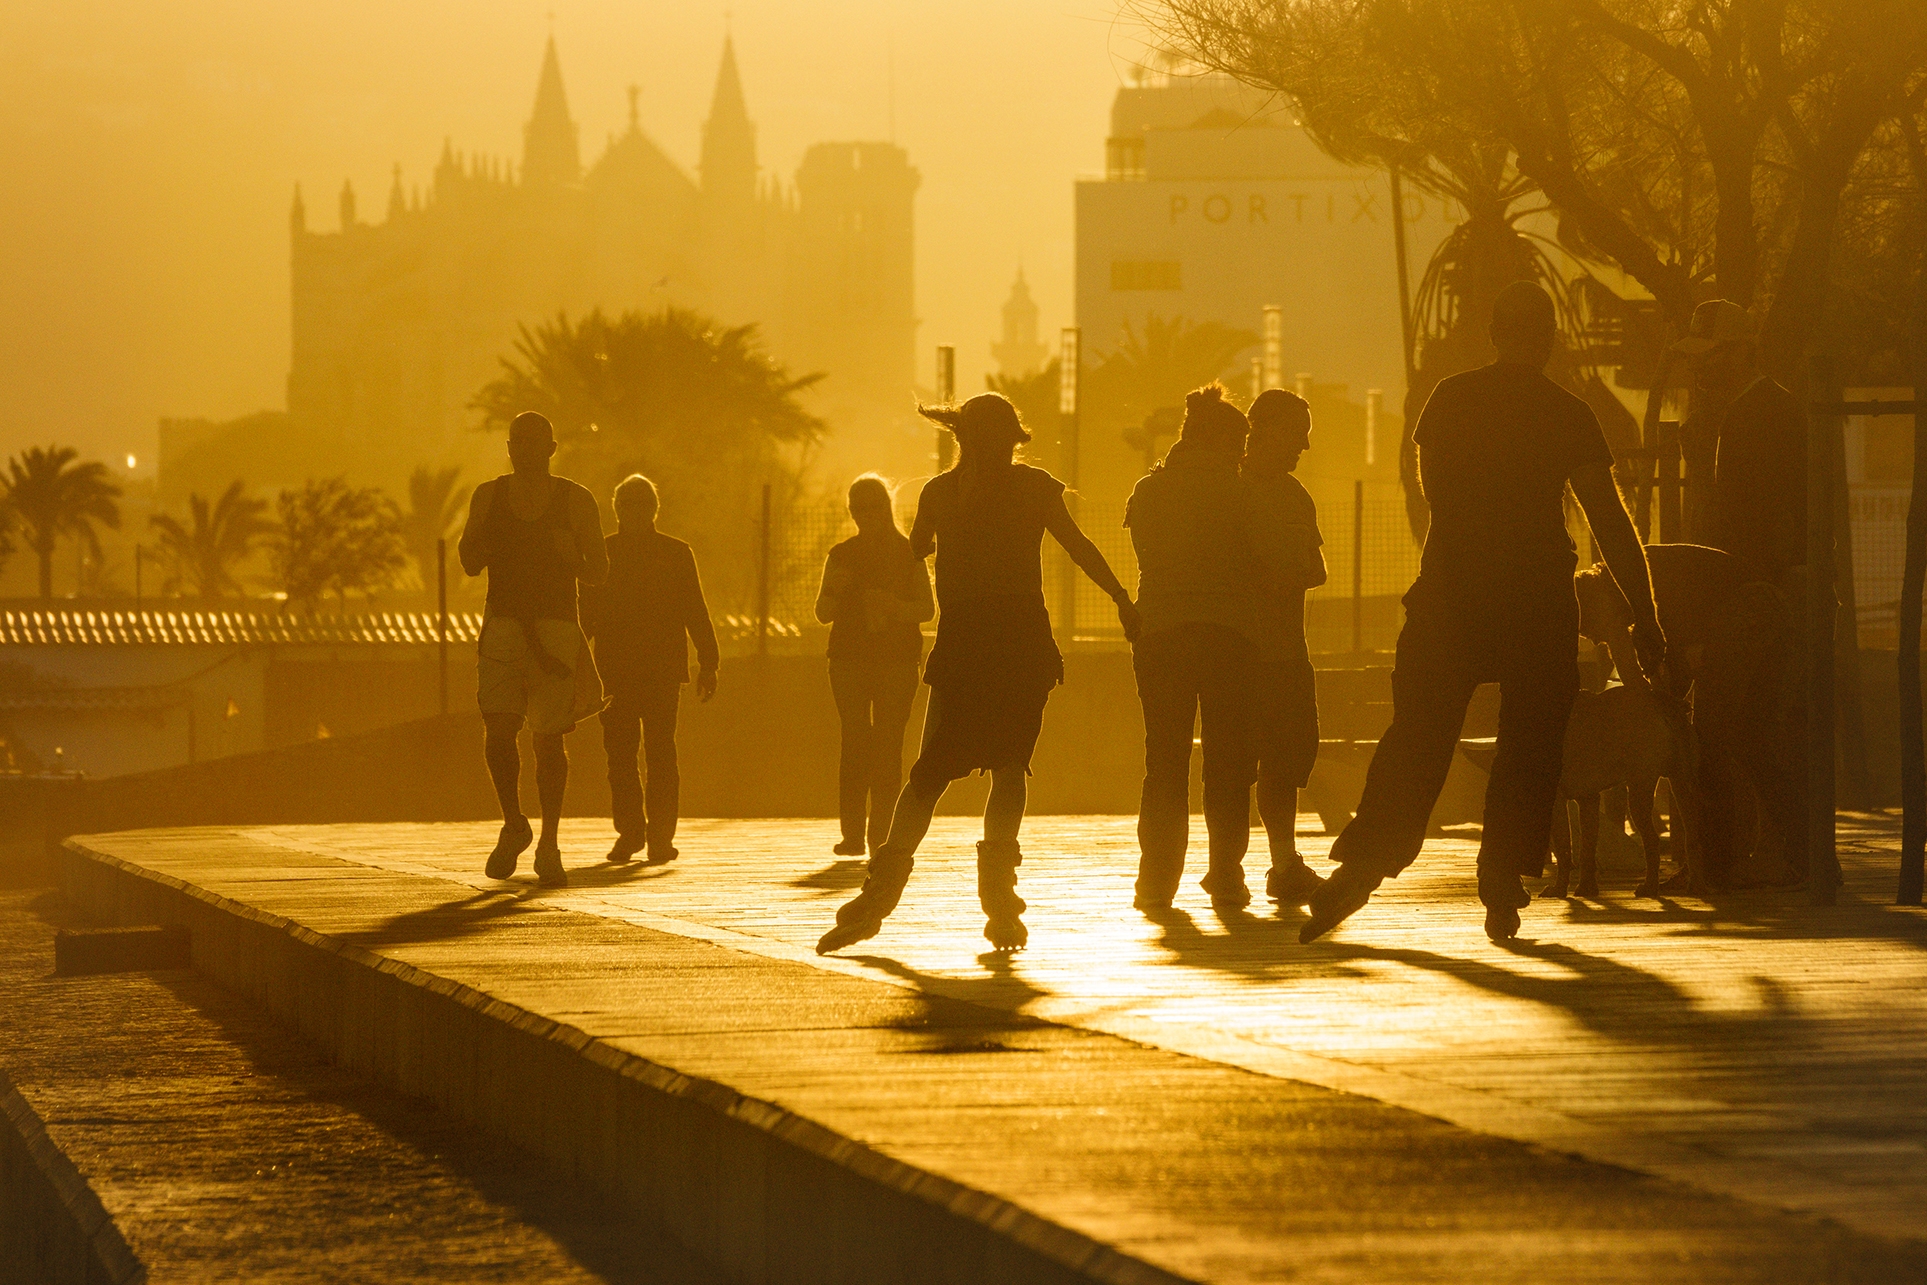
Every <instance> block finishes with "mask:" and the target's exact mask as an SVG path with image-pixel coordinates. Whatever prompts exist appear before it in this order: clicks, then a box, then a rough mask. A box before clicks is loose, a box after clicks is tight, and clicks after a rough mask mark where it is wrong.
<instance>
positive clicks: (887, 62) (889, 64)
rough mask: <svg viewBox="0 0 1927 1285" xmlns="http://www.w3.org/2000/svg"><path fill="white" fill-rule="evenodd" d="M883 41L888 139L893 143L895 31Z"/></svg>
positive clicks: (895, 132) (894, 117) (895, 106)
mask: <svg viewBox="0 0 1927 1285" xmlns="http://www.w3.org/2000/svg"><path fill="white" fill-rule="evenodd" d="M885 41H886V43H885V45H884V50H885V53H884V67H885V68H886V75H887V78H888V84H889V89H888V94H889V111H890V141H891V142H892V143H895V142H896V141H897V33H896V32H894V31H893V32H891V33H890V34H889V35H888V36H887V37H885Z"/></svg>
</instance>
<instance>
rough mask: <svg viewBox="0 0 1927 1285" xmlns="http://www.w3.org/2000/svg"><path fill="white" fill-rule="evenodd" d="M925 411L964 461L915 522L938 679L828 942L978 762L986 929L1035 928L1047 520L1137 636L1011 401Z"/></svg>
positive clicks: (857, 920) (932, 669) (852, 930)
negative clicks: (1025, 833) (983, 784)
mask: <svg viewBox="0 0 1927 1285" xmlns="http://www.w3.org/2000/svg"><path fill="white" fill-rule="evenodd" d="M918 410H919V411H920V412H921V413H922V414H923V415H924V416H925V418H928V419H931V420H934V421H935V422H937V423H939V424H942V425H943V426H944V427H946V428H948V429H950V430H951V431H952V432H953V433H955V434H956V436H957V446H958V460H957V464H956V467H954V468H952V469H950V470H949V471H948V472H945V473H941V474H939V475H938V476H936V477H934V478H932V479H930V481H929V482H928V483H926V484H925V486H924V488H923V494H922V496H921V497H919V499H918V502H917V518H916V522H915V524H914V526H913V527H912V529H911V534H910V545H911V550H912V552H913V553H914V554H915V555H916V556H917V557H919V558H925V557H928V556H930V554H931V552H932V551H933V550H934V551H935V553H936V555H937V568H936V569H937V606H938V611H939V615H938V618H937V641H936V644H935V646H933V647H932V648H931V649H930V659H929V661H928V662H927V663H926V664H925V665H924V671H923V681H924V682H925V683H926V684H928V685H929V687H930V702H929V706H928V708H927V709H926V710H925V712H924V720H923V745H922V748H921V749H920V750H919V751H918V754H917V761H916V765H915V766H913V767H912V768H911V769H910V779H909V780H908V781H907V782H905V783H904V787H903V791H902V793H900V794H899V795H898V796H897V805H896V812H895V815H894V816H893V817H892V818H891V822H890V833H889V837H888V838H886V839H885V840H884V842H883V844H882V846H881V847H879V848H877V849H876V850H875V851H874V852H872V853H871V854H870V867H869V877H868V878H866V879H865V880H864V883H863V891H862V892H861V893H859V894H858V895H857V897H856V898H855V900H853V901H851V902H849V903H848V904H847V905H845V906H843V907H842V908H841V909H840V910H838V911H837V913H836V927H834V928H832V929H830V931H829V932H827V933H825V934H824V936H823V939H822V940H821V941H820V942H818V943H817V947H816V949H817V952H818V953H819V954H829V953H830V952H831V951H835V950H841V949H842V948H843V947H845V946H850V945H854V944H855V943H857V942H859V941H863V940H865V939H866V938H869V937H874V936H876V934H877V932H878V930H879V929H881V928H882V926H883V921H884V919H885V918H886V917H887V916H888V915H889V914H890V912H891V911H893V910H895V909H896V906H897V901H898V899H899V898H900V897H901V896H902V895H903V886H904V884H905V883H906V882H908V881H909V878H910V869H911V867H912V866H913V865H914V864H915V861H914V858H915V856H916V851H917V845H918V844H920V843H921V842H922V841H923V836H924V834H925V833H926V832H927V831H928V830H929V828H930V818H931V817H932V816H933V815H934V814H935V812H936V810H937V801H938V800H939V799H941V798H942V797H943V794H944V790H945V789H946V788H948V786H949V785H950V783H951V782H952V781H954V780H956V779H957V778H959V777H962V776H968V775H969V774H970V773H971V772H974V771H979V770H981V771H987V772H989V773H990V798H989V800H988V802H987V803H986V804H985V805H984V841H983V842H982V843H979V844H978V845H977V898H978V901H979V902H980V903H981V905H982V906H983V911H984V915H985V917H986V919H987V922H986V924H985V926H984V937H985V938H986V939H987V940H988V941H989V942H990V944H991V946H992V947H993V948H994V949H996V950H1016V949H1019V948H1021V947H1022V946H1023V945H1024V944H1025V943H1026V942H1028V941H1029V940H1030V933H1029V930H1028V929H1027V928H1025V926H1024V921H1023V919H1022V918H1020V916H1021V915H1022V914H1023V912H1024V909H1025V907H1024V901H1023V899H1022V898H1021V897H1019V896H1018V895H1017V867H1018V865H1019V864H1021V863H1022V861H1023V854H1022V852H1021V850H1020V849H1019V847H1018V844H1017V833H1018V830H1019V828H1020V827H1021V826H1022V825H1023V820H1024V803H1025V796H1026V794H1027V784H1026V781H1025V777H1026V776H1027V775H1028V774H1029V771H1030V756H1031V751H1032V750H1033V749H1034V748H1035V747H1036V744H1037V733H1038V732H1039V731H1040V730H1041V729H1042V727H1043V723H1044V702H1045V701H1046V700H1047V699H1048V698H1049V696H1050V692H1051V688H1053V687H1055V686H1057V684H1058V683H1060V682H1062V681H1063V680H1064V660H1063V657H1062V656H1061V655H1059V654H1058V651H1057V644H1056V642H1055V641H1054V640H1053V639H1052V638H1051V624H1050V612H1049V611H1048V610H1047V609H1046V608H1045V606H1044V572H1043V560H1042V551H1043V540H1044V532H1046V531H1049V532H1050V533H1051V535H1052V536H1053V537H1054V538H1055V539H1056V540H1057V542H1058V543H1059V544H1061V545H1062V546H1063V547H1064V552H1065V553H1067V554H1069V555H1070V558H1071V561H1073V562H1074V563H1076V564H1077V566H1078V567H1079V568H1080V569H1082V570H1083V572H1084V574H1085V575H1088V576H1089V577H1090V578H1091V580H1092V581H1093V582H1095V583H1096V585H1097V587H1098V588H1100V589H1102V590H1103V591H1104V592H1105V593H1106V594H1107V595H1109V596H1110V599H1111V601H1112V602H1114V603H1116V604H1117V614H1118V619H1119V620H1120V621H1121V622H1122V623H1123V625H1124V631H1125V633H1126V635H1128V636H1131V637H1135V636H1136V634H1137V624H1138V621H1137V608H1136V607H1135V606H1134V605H1133V604H1132V602H1131V596H1130V594H1129V593H1127V592H1126V591H1125V589H1124V586H1123V585H1122V584H1120V583H1119V582H1118V579H1117V577H1116V576H1115V575H1113V574H1112V572H1111V568H1110V566H1109V565H1108V564H1107V563H1106V562H1105V561H1104V555H1103V554H1102V553H1100V552H1098V549H1097V546H1096V545H1094V544H1092V543H1091V541H1090V538H1089V537H1088V536H1086V535H1085V534H1084V533H1083V531H1081V530H1079V529H1078V526H1077V523H1076V521H1075V520H1074V519H1073V518H1072V517H1071V514H1070V510H1069V509H1068V508H1066V507H1065V504H1064V484H1063V483H1062V482H1060V481H1058V480H1057V479H1056V478H1054V477H1052V476H1051V475H1050V474H1049V473H1046V472H1045V471H1044V470H1043V469H1040V468H1032V467H1031V466H1029V465H1027V464H1019V463H1017V462H1016V460H1015V459H1013V458H1012V457H1013V455H1014V453H1015V451H1016V449H1017V447H1018V445H1019V444H1020V443H1023V442H1028V441H1029V440H1030V434H1029V433H1028V432H1026V431H1025V430H1024V426H1023V423H1022V421H1020V420H1019V419H1018V417H1017V410H1016V408H1015V407H1013V406H1012V405H1011V404H1010V403H1009V402H1008V401H1006V400H1004V398H1003V397H1002V396H1000V395H998V394H996V393H981V394H979V395H978V396H976V397H973V398H971V399H970V400H969V401H967V402H965V403H964V404H963V405H962V406H961V407H952V406H943V407H919V408H918Z"/></svg>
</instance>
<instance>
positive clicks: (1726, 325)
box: [1673, 299, 1754, 357]
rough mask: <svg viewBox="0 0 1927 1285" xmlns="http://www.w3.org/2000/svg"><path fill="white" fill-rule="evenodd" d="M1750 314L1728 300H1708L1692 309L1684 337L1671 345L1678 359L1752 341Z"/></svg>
mask: <svg viewBox="0 0 1927 1285" xmlns="http://www.w3.org/2000/svg"><path fill="white" fill-rule="evenodd" d="M1753 336H1754V329H1753V314H1752V313H1750V312H1748V311H1747V310H1746V309H1744V308H1742V307H1740V305H1739V304H1737V303H1734V302H1733V301H1732V300H1731V299H1708V300H1707V301H1706V302H1705V303H1703V304H1701V305H1700V306H1699V307H1697V308H1695V309H1693V319H1692V321H1691V322H1689V323H1688V324H1687V327H1686V337H1685V338H1684V339H1681V340H1678V341H1676V342H1675V343H1674V344H1673V351H1674V352H1676V353H1678V354H1680V355H1681V356H1682V357H1698V356H1700V355H1701V354H1702V353H1709V352H1712V351H1713V350H1714V349H1715V348H1724V347H1726V345H1728V344H1737V343H1751V342H1752V341H1753Z"/></svg>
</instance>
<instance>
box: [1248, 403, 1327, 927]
mask: <svg viewBox="0 0 1927 1285" xmlns="http://www.w3.org/2000/svg"><path fill="white" fill-rule="evenodd" d="M1310 449H1311V406H1310V404H1309V403H1307V402H1306V401H1305V400H1304V399H1303V398H1302V397H1299V396H1298V395H1297V394H1295V393H1288V392H1286V391H1285V390H1284V389H1282V388H1268V389H1266V390H1265V391H1264V392H1262V393H1260V394H1259V395H1258V398H1257V400H1256V401H1254V402H1252V403H1251V434H1250V436H1249V437H1248V438H1246V440H1245V458H1244V483H1245V488H1246V490H1247V492H1248V495H1249V499H1248V502H1249V503H1252V504H1255V505H1257V506H1259V507H1260V508H1261V510H1262V511H1264V512H1265V513H1266V514H1267V515H1268V517H1267V519H1266V520H1265V521H1264V522H1263V524H1262V526H1263V527H1264V528H1268V529H1270V530H1272V531H1274V532H1275V533H1276V535H1275V536H1274V537H1273V538H1275V539H1277V540H1279V541H1280V543H1281V544H1282V547H1281V548H1280V549H1279V550H1278V552H1277V554H1276V556H1275V557H1273V558H1270V559H1266V560H1265V561H1264V566H1265V578H1264V579H1262V580H1261V581H1260V582H1259V585H1258V590H1259V593H1258V607H1259V617H1258V633H1257V642H1258V663H1257V669H1256V673H1255V682H1254V685H1253V689H1252V690H1253V696H1254V699H1253V701H1252V706H1251V707H1252V728H1253V748H1254V749H1255V750H1256V752H1257V755H1258V815H1259V817H1260V818H1262V819H1263V821H1264V823H1265V836H1266V838H1267V839H1268V840H1269V841H1270V846H1271V871H1270V873H1269V874H1267V875H1266V877H1265V895H1266V896H1268V897H1270V898H1271V900H1273V901H1275V902H1277V903H1279V904H1280V905H1285V906H1302V905H1304V904H1305V903H1306V902H1308V901H1310V900H1311V897H1312V894H1313V893H1315V892H1317V891H1318V889H1319V887H1320V886H1321V885H1322V884H1323V883H1324V881H1323V880H1322V879H1320V878H1319V877H1318V876H1317V875H1316V874H1313V873H1312V871H1311V868H1310V867H1309V866H1307V865H1306V864H1305V859H1304V857H1303V856H1302V855H1300V854H1299V851H1298V791H1299V790H1301V789H1303V788H1304V787H1305V785H1306V783H1307V782H1309V781H1310V780H1311V770H1312V767H1313V766H1314V765H1315V764H1316V763H1317V761H1318V678H1317V675H1316V674H1314V673H1313V671H1312V667H1311V650H1310V648H1309V647H1307V646H1306V643H1305V592H1306V591H1307V590H1309V589H1315V588H1317V587H1318V586H1319V585H1322V584H1324V583H1325V554H1324V547H1323V546H1324V543H1325V541H1324V538H1323V537H1322V536H1321V535H1320V534H1319V533H1318V506H1317V505H1316V504H1315V503H1313V502H1312V498H1311V492H1309V491H1307V490H1306V489H1305V488H1304V485H1303V484H1302V483H1301V482H1299V480H1298V479H1297V478H1295V477H1293V476H1292V471H1293V470H1294V469H1296V468H1297V467H1298V461H1299V460H1300V459H1301V458H1302V457H1303V456H1304V453H1305V452H1306V451H1308V450H1310Z"/></svg>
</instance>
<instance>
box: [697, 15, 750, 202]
mask: <svg viewBox="0 0 1927 1285" xmlns="http://www.w3.org/2000/svg"><path fill="white" fill-rule="evenodd" d="M701 168H702V184H703V194H704V195H706V196H709V197H712V198H720V199H723V200H728V201H735V202H741V203H743V204H745V205H747V204H749V203H751V202H753V201H754V200H755V199H756V127H755V126H754V125H752V124H750V122H749V111H748V109H747V108H745V107H744V105H743V81H742V77H741V76H740V75H738V74H737V71H736V42H735V40H734V39H733V38H732V37H728V36H725V37H724V38H723V63H722V66H721V67H720V68H718V69H717V72H716V92H715V94H714V96H712V97H711V99H710V102H709V119H708V120H707V121H706V122H704V124H703V158H702V167H701Z"/></svg>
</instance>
